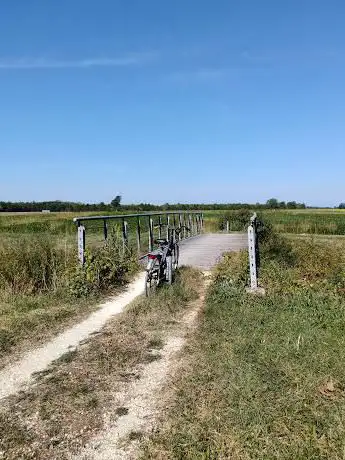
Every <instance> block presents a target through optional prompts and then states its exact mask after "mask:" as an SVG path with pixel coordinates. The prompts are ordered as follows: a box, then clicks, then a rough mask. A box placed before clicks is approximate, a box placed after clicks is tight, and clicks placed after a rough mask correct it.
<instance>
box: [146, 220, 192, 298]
mask: <svg viewBox="0 0 345 460" xmlns="http://www.w3.org/2000/svg"><path fill="white" fill-rule="evenodd" d="M183 228H186V229H187V230H189V229H188V227H185V226H182V227H178V228H177V229H175V230H174V231H172V232H171V233H172V234H171V235H170V238H169V240H167V239H166V238H158V239H156V240H155V241H154V243H155V244H158V245H159V248H158V249H156V250H154V251H151V252H149V253H148V255H147V257H148V263H147V266H146V276H145V294H146V297H149V296H150V295H151V294H153V293H154V292H155V291H156V288H157V286H158V285H159V284H160V283H162V282H163V281H166V282H167V283H168V284H172V282H173V277H174V272H175V270H177V268H178V261H179V255H180V248H179V245H178V241H179V236H180V233H181V232H182V229H183ZM174 234H175V235H174ZM176 235H177V237H178V240H176Z"/></svg>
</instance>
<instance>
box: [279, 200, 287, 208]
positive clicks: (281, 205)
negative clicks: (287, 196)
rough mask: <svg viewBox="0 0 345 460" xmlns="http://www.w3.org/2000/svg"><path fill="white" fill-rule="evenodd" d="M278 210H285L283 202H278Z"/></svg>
mask: <svg viewBox="0 0 345 460" xmlns="http://www.w3.org/2000/svg"><path fill="white" fill-rule="evenodd" d="M279 208H280V209H285V208H286V203H285V201H280V202H279Z"/></svg>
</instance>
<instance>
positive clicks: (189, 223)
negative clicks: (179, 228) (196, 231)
mask: <svg viewBox="0 0 345 460" xmlns="http://www.w3.org/2000/svg"><path fill="white" fill-rule="evenodd" d="M192 225H193V224H192V214H189V215H188V228H189V230H188V233H189V236H193V228H192Z"/></svg>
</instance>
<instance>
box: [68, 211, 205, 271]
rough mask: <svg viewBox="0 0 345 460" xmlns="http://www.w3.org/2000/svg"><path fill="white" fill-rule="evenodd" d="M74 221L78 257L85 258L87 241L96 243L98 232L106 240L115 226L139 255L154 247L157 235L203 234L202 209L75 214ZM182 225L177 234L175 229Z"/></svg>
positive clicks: (185, 236) (125, 243)
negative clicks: (77, 215) (101, 214)
mask: <svg viewBox="0 0 345 460" xmlns="http://www.w3.org/2000/svg"><path fill="white" fill-rule="evenodd" d="M73 222H74V223H75V224H76V225H77V229H78V259H79V262H80V264H82V265H83V264H84V262H85V249H86V241H87V239H88V240H89V239H90V243H91V244H97V238H95V235H96V234H97V235H99V233H101V235H102V240H103V241H104V242H106V241H107V239H108V236H109V232H110V231H112V230H114V229H115V230H116V231H117V233H119V234H120V235H121V238H122V242H123V248H124V250H125V249H126V248H129V247H131V248H133V249H134V248H136V250H137V253H138V257H139V258H140V259H141V258H144V257H146V256H147V253H148V252H149V251H152V249H153V247H154V240H155V238H164V237H166V238H167V239H169V237H170V235H171V234H173V235H174V237H175V238H178V239H179V240H182V239H186V238H190V237H193V236H196V235H198V234H200V233H201V232H202V230H203V225H204V217H203V213H202V212H200V211H173V212H169V211H168V212H150V213H143V214H123V215H111V216H85V217H75V218H74V219H73ZM178 227H182V231H181V233H179V235H178V236H177V234H176V233H175V229H176V228H178Z"/></svg>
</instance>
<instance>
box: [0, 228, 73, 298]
mask: <svg viewBox="0 0 345 460" xmlns="http://www.w3.org/2000/svg"><path fill="white" fill-rule="evenodd" d="M73 264H75V257H74V256H73V254H72V252H71V251H70V250H69V249H68V248H67V247H66V249H65V250H64V249H61V248H57V247H56V246H55V245H54V244H52V242H51V239H49V237H48V236H46V237H40V238H37V237H35V236H34V235H33V236H32V237H31V238H28V237H26V238H21V239H18V240H16V241H15V242H14V241H11V242H5V243H4V244H2V245H1V246H0V291H6V292H9V293H11V294H27V295H29V294H37V293H43V292H48V291H49V292H56V291H57V289H58V288H60V287H62V285H63V284H64V282H65V275H66V270H67V269H68V268H70V267H72V266H73Z"/></svg>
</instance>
